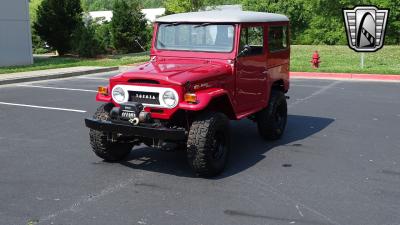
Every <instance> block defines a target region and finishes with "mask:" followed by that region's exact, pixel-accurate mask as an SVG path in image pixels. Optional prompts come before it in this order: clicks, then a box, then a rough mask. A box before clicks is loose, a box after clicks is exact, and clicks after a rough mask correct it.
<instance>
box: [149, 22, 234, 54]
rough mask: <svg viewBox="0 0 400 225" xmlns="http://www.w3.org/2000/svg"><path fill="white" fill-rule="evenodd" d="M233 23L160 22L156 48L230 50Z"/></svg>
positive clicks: (208, 50)
mask: <svg viewBox="0 0 400 225" xmlns="http://www.w3.org/2000/svg"><path fill="white" fill-rule="evenodd" d="M234 30H235V29H234V26H233V25H217V24H212V25H211V24H206V23H205V24H174V23H172V24H160V26H159V27H158V34H157V42H156V47H157V49H162V50H183V51H185V50H186V51H203V52H231V51H232V50H233V37H234Z"/></svg>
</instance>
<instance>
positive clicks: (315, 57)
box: [311, 51, 321, 69]
mask: <svg viewBox="0 0 400 225" xmlns="http://www.w3.org/2000/svg"><path fill="white" fill-rule="evenodd" d="M320 63H321V61H320V60H319V54H318V51H315V52H314V54H313V56H312V59H311V64H312V67H313V68H314V69H318V68H319V64H320Z"/></svg>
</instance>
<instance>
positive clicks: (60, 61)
mask: <svg viewBox="0 0 400 225" xmlns="http://www.w3.org/2000/svg"><path fill="white" fill-rule="evenodd" d="M315 50H318V51H319V53H320V56H321V61H322V63H321V67H320V68H319V69H316V70H315V69H313V68H311V63H310V60H311V57H312V54H313V52H314V51H315ZM148 59H149V56H148V52H146V53H138V54H128V55H121V56H109V57H106V58H103V59H79V58H72V57H71V58H68V57H51V58H36V59H35V63H34V64H33V65H30V66H16V67H2V68H0V74H4V73H14V72H24V71H33V70H43V69H55V68H65V67H74V66H121V65H128V64H135V63H140V62H144V61H147V60H148ZM290 69H291V71H299V72H310V71H311V72H332V73H375V74H400V46H384V47H383V49H381V50H380V51H378V52H375V53H365V67H364V69H361V66H360V53H356V52H354V51H353V50H351V49H350V48H349V47H348V46H326V45H294V46H292V52H291V68H290Z"/></svg>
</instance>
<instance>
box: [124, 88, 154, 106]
mask: <svg viewBox="0 0 400 225" xmlns="http://www.w3.org/2000/svg"><path fill="white" fill-rule="evenodd" d="M128 93H129V101H130V102H138V103H142V104H152V105H159V104H160V100H159V95H160V94H159V93H157V92H144V91H128Z"/></svg>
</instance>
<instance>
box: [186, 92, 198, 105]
mask: <svg viewBox="0 0 400 225" xmlns="http://www.w3.org/2000/svg"><path fill="white" fill-rule="evenodd" d="M184 100H185V102H188V103H197V96H196V94H194V93H186V94H185V96H184Z"/></svg>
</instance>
